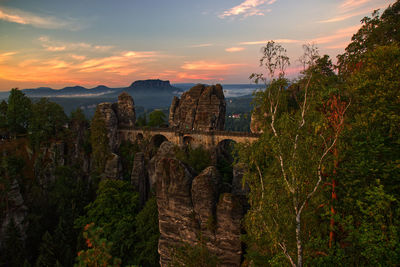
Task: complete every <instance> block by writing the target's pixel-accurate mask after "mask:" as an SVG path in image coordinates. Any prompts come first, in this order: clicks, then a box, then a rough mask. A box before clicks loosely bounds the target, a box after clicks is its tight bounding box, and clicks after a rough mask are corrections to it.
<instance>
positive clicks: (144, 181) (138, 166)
mask: <svg viewBox="0 0 400 267" xmlns="http://www.w3.org/2000/svg"><path fill="white" fill-rule="evenodd" d="M131 184H132V185H133V187H134V189H135V191H138V192H139V203H140V206H144V204H145V202H146V201H147V199H148V194H149V178H148V175H147V171H146V165H145V159H144V153H143V152H138V153H136V154H135V158H134V160H133V167H132V173H131Z"/></svg>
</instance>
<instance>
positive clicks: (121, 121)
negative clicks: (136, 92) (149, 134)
mask: <svg viewBox="0 0 400 267" xmlns="http://www.w3.org/2000/svg"><path fill="white" fill-rule="evenodd" d="M117 116H118V126H119V127H129V128H131V127H134V126H135V122H136V113H135V103H134V102H133V98H132V97H131V96H130V95H129V94H128V93H126V92H123V93H122V94H120V95H119V96H118V105H117Z"/></svg>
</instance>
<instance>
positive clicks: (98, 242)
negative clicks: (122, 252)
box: [75, 223, 121, 267]
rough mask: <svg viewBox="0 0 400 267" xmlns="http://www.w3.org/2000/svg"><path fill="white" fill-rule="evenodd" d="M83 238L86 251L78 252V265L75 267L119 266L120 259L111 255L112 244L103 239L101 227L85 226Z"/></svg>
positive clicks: (92, 224)
mask: <svg viewBox="0 0 400 267" xmlns="http://www.w3.org/2000/svg"><path fill="white" fill-rule="evenodd" d="M83 237H84V238H85V241H86V245H87V249H86V250H81V251H79V252H78V257H77V262H78V263H77V264H76V265H75V266H80V267H81V266H82V267H83V266H85V267H86V266H87V267H96V266H113V267H114V266H121V259H119V258H116V257H113V256H112V255H111V249H112V246H113V243H112V242H109V241H108V240H107V239H106V238H105V237H104V232H103V229H102V228H101V227H95V224H94V223H91V224H88V225H86V226H85V229H84V232H83Z"/></svg>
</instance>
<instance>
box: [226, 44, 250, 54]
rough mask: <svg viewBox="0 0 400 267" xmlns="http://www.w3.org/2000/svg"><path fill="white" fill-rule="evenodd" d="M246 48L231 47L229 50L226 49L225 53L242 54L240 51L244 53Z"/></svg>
mask: <svg viewBox="0 0 400 267" xmlns="http://www.w3.org/2000/svg"><path fill="white" fill-rule="evenodd" d="M244 49H245V48H244V47H236V46H235V47H229V48H227V49H225V51H226V52H230V53H233V52H240V51H243V50H244Z"/></svg>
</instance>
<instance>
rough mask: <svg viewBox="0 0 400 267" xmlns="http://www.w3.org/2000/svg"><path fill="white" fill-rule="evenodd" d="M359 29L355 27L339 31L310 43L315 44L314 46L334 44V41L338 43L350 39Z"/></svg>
mask: <svg viewBox="0 0 400 267" xmlns="http://www.w3.org/2000/svg"><path fill="white" fill-rule="evenodd" d="M359 28H360V25H355V26H351V27H347V28H343V29H339V30H337V31H335V32H334V33H333V34H331V35H328V36H322V37H318V38H314V39H311V40H310V42H311V43H316V44H327V43H332V42H336V41H338V40H340V39H344V38H349V39H350V37H351V36H353V34H354V33H355V32H357V30H358V29H359Z"/></svg>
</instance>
